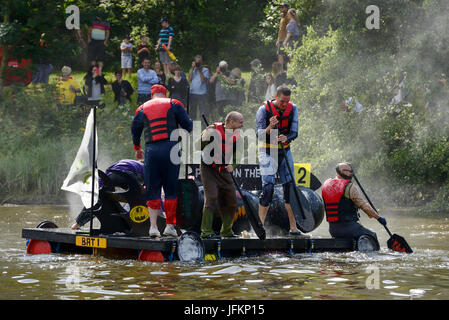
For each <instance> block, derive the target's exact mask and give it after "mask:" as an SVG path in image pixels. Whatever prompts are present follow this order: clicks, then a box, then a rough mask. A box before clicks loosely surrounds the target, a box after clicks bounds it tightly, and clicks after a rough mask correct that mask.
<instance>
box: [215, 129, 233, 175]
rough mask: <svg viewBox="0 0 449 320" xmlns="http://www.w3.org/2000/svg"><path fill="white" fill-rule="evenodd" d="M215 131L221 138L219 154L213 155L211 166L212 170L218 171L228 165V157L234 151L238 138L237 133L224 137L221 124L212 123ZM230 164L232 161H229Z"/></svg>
mask: <svg viewBox="0 0 449 320" xmlns="http://www.w3.org/2000/svg"><path fill="white" fill-rule="evenodd" d="M214 125H215V129H217V131H218V132H219V133H220V136H221V153H220V154H214V156H213V159H214V162H213V163H212V164H211V166H212V167H213V168H218V169H219V170H220V171H221V169H223V168H224V167H225V166H227V165H228V162H229V161H227V160H229V157H230V155H231V154H232V152H233V151H235V150H234V146H235V143H236V141H237V139H238V138H239V134H238V132H234V133H233V134H232V135H230V134H229V133H228V136H226V130H225V127H224V125H223V123H222V122H214ZM230 160H231V162H232V159H230Z"/></svg>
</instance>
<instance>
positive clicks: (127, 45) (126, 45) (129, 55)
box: [120, 36, 134, 78]
mask: <svg viewBox="0 0 449 320" xmlns="http://www.w3.org/2000/svg"><path fill="white" fill-rule="evenodd" d="M133 49H134V45H133V44H132V43H131V42H130V41H129V36H126V37H125V39H124V40H123V42H122V44H121V45H120V50H121V51H122V72H123V78H124V77H125V75H126V73H127V72H128V76H129V77H131V69H132V66H133Z"/></svg>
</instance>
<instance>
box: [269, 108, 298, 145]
mask: <svg viewBox="0 0 449 320" xmlns="http://www.w3.org/2000/svg"><path fill="white" fill-rule="evenodd" d="M264 106H265V112H266V117H265V122H266V125H267V127H268V125H269V124H270V118H271V117H273V116H275V117H276V118H277V119H278V121H279V123H278V125H277V129H278V130H279V134H280V135H281V134H283V135H284V136H288V134H289V133H290V128H291V126H292V122H293V104H292V103H291V102H289V103H288V104H287V107H286V108H285V110H284V111H283V112H280V110H279V109H278V108H277V107H276V106H275V105H274V103H273V100H271V101H270V100H267V101H266V102H264ZM270 146H271V145H270V137H269V136H268V137H267V140H266V145H265V146H264V147H266V148H270ZM289 146H290V144H289V142H284V148H287V147H289ZM271 147H273V146H271ZM276 147H277V148H280V145H279V144H278V145H277V146H274V148H276Z"/></svg>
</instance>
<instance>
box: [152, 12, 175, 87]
mask: <svg viewBox="0 0 449 320" xmlns="http://www.w3.org/2000/svg"><path fill="white" fill-rule="evenodd" d="M160 22H161V25H162V29H161V31H160V32H159V39H158V40H157V44H156V48H155V50H156V51H159V60H160V61H161V63H162V65H163V66H164V73H165V77H166V78H168V77H169V76H170V70H169V68H168V64H169V63H170V61H171V59H170V57H169V56H168V54H167V52H166V51H165V50H164V48H162V45H163V44H165V46H166V47H167V49H168V50H169V51H172V50H173V37H174V35H175V32H174V31H173V28H172V27H170V25H169V22H168V18H167V17H164V18H162V19H161V21H160ZM164 82H165V81H164Z"/></svg>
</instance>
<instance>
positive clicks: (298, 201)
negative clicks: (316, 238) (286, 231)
mask: <svg viewBox="0 0 449 320" xmlns="http://www.w3.org/2000/svg"><path fill="white" fill-rule="evenodd" d="M295 189H296V190H295ZM289 193H290V206H291V207H292V210H293V214H294V215H295V219H296V226H297V227H298V229H299V230H301V231H302V232H306V233H307V232H310V231H312V230H313V229H315V217H314V215H313V213H312V210H311V208H310V203H309V201H308V200H307V199H306V197H305V196H304V194H303V193H302V192H301V190H300V189H299V187H297V186H294V185H293V184H292V183H290V190H289ZM301 210H302V212H303V213H304V216H303V215H302V213H301Z"/></svg>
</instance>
